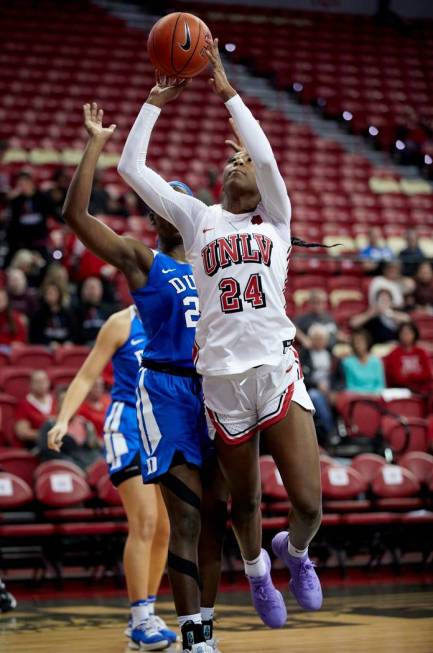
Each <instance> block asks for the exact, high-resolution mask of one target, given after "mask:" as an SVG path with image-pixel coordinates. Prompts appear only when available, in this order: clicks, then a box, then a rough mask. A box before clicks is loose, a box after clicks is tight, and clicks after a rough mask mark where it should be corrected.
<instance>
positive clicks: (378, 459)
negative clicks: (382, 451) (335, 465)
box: [351, 453, 386, 484]
mask: <svg viewBox="0 0 433 653" xmlns="http://www.w3.org/2000/svg"><path fill="white" fill-rule="evenodd" d="M385 464H386V460H385V458H382V456H378V455H377V454H375V453H360V454H359V455H358V456H355V458H353V460H352V463H351V467H352V468H353V469H355V470H356V471H357V472H359V474H361V476H362V478H363V479H364V480H365V481H366V482H367V483H368V484H370V483H371V481H372V480H373V478H374V477H375V476H376V474H377V472H378V471H379V469H380V468H381V467H383V465H385Z"/></svg>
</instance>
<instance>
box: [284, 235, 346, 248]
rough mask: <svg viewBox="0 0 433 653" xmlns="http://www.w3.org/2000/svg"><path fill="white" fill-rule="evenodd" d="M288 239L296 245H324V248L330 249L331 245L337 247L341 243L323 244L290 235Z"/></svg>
mask: <svg viewBox="0 0 433 653" xmlns="http://www.w3.org/2000/svg"><path fill="white" fill-rule="evenodd" d="M290 240H291V243H292V245H294V246H296V247H326V249H330V248H331V247H338V246H339V245H341V243H334V244H333V245H325V243H309V242H307V241H306V240H302V238H296V236H292V237H291V239H290Z"/></svg>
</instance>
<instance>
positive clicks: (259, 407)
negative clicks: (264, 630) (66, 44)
mask: <svg viewBox="0 0 433 653" xmlns="http://www.w3.org/2000/svg"><path fill="white" fill-rule="evenodd" d="M207 54H208V58H209V61H210V63H211V66H212V68H213V78H212V80H211V82H212V84H213V87H214V90H215V92H216V93H217V94H218V95H219V96H220V98H221V99H222V100H223V102H224V103H225V105H226V108H227V109H228V111H229V113H230V114H231V116H232V118H233V121H234V124H235V127H236V128H237V130H238V132H239V134H240V136H241V138H242V141H243V143H244V144H245V149H244V150H242V151H240V152H238V153H236V154H235V155H234V156H233V157H231V158H230V160H229V161H228V163H227V165H226V167H225V169H224V176H223V201H222V205H215V206H211V207H208V206H206V205H205V204H203V203H202V202H200V201H199V200H197V199H195V198H194V197H190V196H187V195H180V194H177V193H175V192H173V189H172V188H171V187H170V185H169V184H167V183H166V182H165V181H164V180H163V179H162V178H161V177H160V176H159V175H158V174H157V173H156V172H154V171H153V170H151V169H150V168H149V167H147V165H146V154H147V149H148V144H149V140H150V136H151V133H152V129H153V127H154V125H155V123H156V121H157V119H158V116H159V114H160V112H161V109H162V108H163V106H164V105H165V104H166V103H167V102H169V101H170V100H174V99H175V98H177V97H178V95H179V93H180V91H181V90H182V88H183V87H184V86H185V84H184V83H180V84H177V85H164V84H161V83H158V84H157V85H156V86H155V87H154V88H153V89H152V90H151V91H150V94H149V97H148V99H147V101H146V103H145V104H144V105H143V107H142V109H141V111H140V113H139V116H138V118H137V120H136V122H135V124H134V126H133V128H132V130H131V132H130V134H129V137H128V139H127V142H126V144H125V148H124V151H123V154H122V157H121V160H120V162H119V167H118V170H119V172H120V174H121V176H122V177H123V178H124V179H125V180H126V181H127V182H128V183H129V184H130V185H131V186H132V188H134V190H135V191H136V192H137V193H138V194H139V195H140V197H141V198H142V199H143V200H144V201H145V202H146V204H148V205H149V206H150V207H151V208H152V209H153V210H154V211H155V212H157V213H158V214H159V215H161V216H162V217H164V218H165V219H166V220H168V221H169V222H171V223H172V224H173V225H174V226H176V228H177V229H179V231H180V233H181V235H182V238H183V242H184V245H185V249H186V253H187V255H188V259H189V260H190V261H191V262H192V264H193V269H194V276H195V280H196V283H197V286H198V291H199V298H200V311H201V317H200V320H199V322H198V325H197V335H196V363H197V370H198V372H199V373H200V374H202V375H203V383H204V386H203V388H204V394H205V402H206V406H207V411H208V415H209V418H210V421H211V422H212V425H213V427H214V429H215V431H216V433H217V437H216V446H217V452H218V456H219V460H220V464H221V466H222V468H223V472H224V474H225V476H226V479H227V481H228V485H229V490H230V493H231V497H232V512H231V515H232V522H233V527H234V530H235V533H236V536H237V539H238V542H239V545H240V549H241V553H242V556H243V559H244V563H245V570H246V574H247V576H248V579H249V581H250V584H251V589H252V593H253V602H254V605H255V607H256V609H257V610H258V612H259V614H260V616H261V618H262V619H263V621H264V622H265V623H266V624H268V625H270V626H271V627H280V626H282V625H283V624H284V623H285V621H286V618H287V612H286V607H285V604H284V601H283V598H282V596H281V594H280V593H279V592H277V591H276V589H275V588H274V586H273V585H272V581H271V577H270V560H269V556H268V555H267V553H266V552H265V551H263V550H262V549H261V513H260V496H261V493H260V475H259V431H262V432H263V435H264V436H265V438H266V441H267V446H268V449H269V450H270V453H271V454H272V456H273V457H274V459H275V461H276V463H277V465H278V468H279V470H280V472H281V475H282V478H283V482H284V484H285V487H286V489H287V491H288V494H289V496H290V499H291V502H292V505H293V510H292V513H291V516H290V538H289V534H288V533H287V532H282V533H279V534H277V535H276V537H275V538H274V540H273V549H274V551H275V553H276V554H277V555H278V556H279V557H280V558H281V559H282V560H283V561H284V563H285V564H286V565H287V566H288V567H289V569H290V571H291V575H292V580H291V589H292V591H293V593H294V594H295V596H296V598H297V600H298V602H299V604H300V605H301V606H302V607H304V608H306V609H310V610H316V609H319V608H320V606H321V603H322V592H321V587H320V582H319V580H318V577H317V575H316V572H315V571H314V568H313V565H312V564H311V562H310V560H309V558H308V545H309V543H310V541H311V540H312V538H313V536H314V534H315V533H316V531H317V529H318V527H319V525H320V520H321V490H320V466H319V453H318V447H317V439H316V433H315V429H314V424H313V418H312V411H313V406H312V403H311V400H310V399H309V397H308V394H307V392H306V390H305V386H304V384H303V381H302V373H301V370H300V367H299V363H298V358H297V355H296V352H295V350H294V349H293V347H292V343H293V339H294V337H295V328H294V326H293V324H292V322H291V321H290V320H289V319H288V317H287V316H286V313H285V305H284V294H283V288H284V284H285V280H286V274H287V258H288V255H289V253H290V249H291V244H292V243H291V237H290V215H291V206H290V201H289V198H288V196H287V191H286V186H285V183H284V181H283V179H282V177H281V175H280V172H279V170H278V167H277V164H276V161H275V158H274V155H273V153H272V149H271V146H270V144H269V141H268V140H267V138H266V136H265V134H264V133H263V131H262V129H261V128H260V126H259V124H258V122H257V121H256V120H255V119H254V117H253V116H252V114H251V112H250V111H249V110H248V108H247V107H246V106H245V105H244V103H243V102H242V100H241V98H240V97H239V95H237V93H236V91H235V90H234V89H233V87H232V86H231V85H230V84H229V82H228V80H227V77H226V74H225V71H224V68H223V65H222V63H221V59H220V56H219V52H218V43H217V40H216V41H214V42H213V43H209V44H208V47H207Z"/></svg>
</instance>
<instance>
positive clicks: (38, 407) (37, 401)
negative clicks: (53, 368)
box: [15, 370, 55, 448]
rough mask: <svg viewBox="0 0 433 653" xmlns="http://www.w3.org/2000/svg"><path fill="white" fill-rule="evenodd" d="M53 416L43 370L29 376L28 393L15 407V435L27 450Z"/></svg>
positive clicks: (53, 404)
mask: <svg viewBox="0 0 433 653" xmlns="http://www.w3.org/2000/svg"><path fill="white" fill-rule="evenodd" d="M54 414H55V403H54V399H53V396H52V394H51V392H50V380H49V378H48V375H47V373H46V372H45V371H44V370H35V371H34V372H32V374H31V376H30V383H29V393H28V395H27V396H26V397H25V399H23V400H22V401H21V402H20V403H19V404H18V406H17V409H16V414H15V420H16V422H15V433H16V435H17V437H18V438H19V439H20V440H21V441H22V442H23V443H24V445H25V446H26V447H28V448H31V447H33V446H34V445H35V443H36V440H37V438H38V434H39V429H40V428H41V426H42V424H43V423H44V422H45V421H46V420H47V419H48V418H49V417H51V416H53V415H54Z"/></svg>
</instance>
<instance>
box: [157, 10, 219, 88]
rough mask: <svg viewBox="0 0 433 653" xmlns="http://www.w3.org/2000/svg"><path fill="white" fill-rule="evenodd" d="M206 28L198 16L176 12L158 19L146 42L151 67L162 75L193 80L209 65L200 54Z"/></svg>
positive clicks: (206, 34) (201, 53)
mask: <svg viewBox="0 0 433 653" xmlns="http://www.w3.org/2000/svg"><path fill="white" fill-rule="evenodd" d="M207 36H209V37H210V38H212V35H211V33H210V30H209V28H208V26H207V25H206V24H205V23H204V22H203V21H202V20H200V18H198V17H197V16H193V15H192V14H185V13H183V12H181V11H177V12H175V13H173V14H168V16H164V18H161V19H160V20H158V22H157V23H155V25H154V26H153V27H152V29H151V31H150V34H149V38H148V40H147V52H148V53H149V58H150V60H151V62H152V64H153V66H154V67H155V68H156V70H158V71H159V72H161V73H162V74H163V75H169V76H174V77H182V78H186V77H195V76H196V75H198V74H199V73H200V72H201V71H202V70H204V68H206V66H207V64H208V60H207V58H206V56H205V54H204V52H203V50H204V47H205V45H206V37H207Z"/></svg>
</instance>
